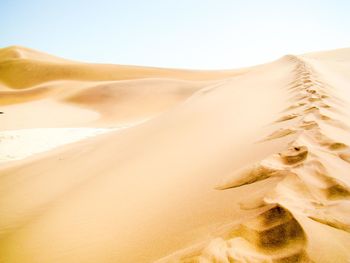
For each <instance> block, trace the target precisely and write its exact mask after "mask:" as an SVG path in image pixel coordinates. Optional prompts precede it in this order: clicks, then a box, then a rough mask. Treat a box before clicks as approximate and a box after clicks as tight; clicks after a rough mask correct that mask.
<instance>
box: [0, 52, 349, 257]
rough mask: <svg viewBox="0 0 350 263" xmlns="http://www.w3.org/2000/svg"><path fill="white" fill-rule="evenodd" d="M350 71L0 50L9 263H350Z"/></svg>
mask: <svg viewBox="0 0 350 263" xmlns="http://www.w3.org/2000/svg"><path fill="white" fill-rule="evenodd" d="M349 72H350V49H339V50H333V51H325V52H316V53H309V54H303V55H297V56H294V55H286V56H284V57H282V58H280V59H278V60H276V61H273V62H270V63H267V64H263V65H259V66H254V67H250V68H244V69H237V70H224V71H194V70H179V69H159V68H147V67H136V66H122V65H102V64H87V63H81V62H75V61H70V60H65V59H61V58H57V57H54V56H51V55H48V54H44V53H41V52H39V51H34V50H31V49H27V48H23V47H17V46H15V47H9V48H4V49H0V112H1V114H0V128H1V131H0V147H1V148H0V262H4V263H18V262H21V263H61V262H65V263H76V262H79V263H96V262H99V263H102V262H103V263H104V262H106V263H115V262H118V263H119V262H127V263H128V262H133V263H134V262H158V263H165V262H186V263H191V262H198V263H210V262H215V263H231V262H241V263H243V262H244V263H265V262H268V263H287V262H288V263H289V262H321V263H326V262H327V263H328V262H329V263H334V262H336V263H338V262H345V263H346V262H350V175H349V171H350V74H349Z"/></svg>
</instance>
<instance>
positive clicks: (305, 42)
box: [0, 0, 350, 69]
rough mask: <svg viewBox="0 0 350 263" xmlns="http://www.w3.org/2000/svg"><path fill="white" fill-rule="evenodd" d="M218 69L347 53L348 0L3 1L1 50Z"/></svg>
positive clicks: (0, 10) (0, 4) (349, 42)
mask: <svg viewBox="0 0 350 263" xmlns="http://www.w3.org/2000/svg"><path fill="white" fill-rule="evenodd" d="M9 45H23V46H27V47H31V48H34V49H38V50H42V51H45V52H48V53H51V54H54V55H57V56H61V57H65V58H70V59H76V60H82V61H88V62H99V63H116V64H133V65H149V66H159V67H176V68H198V69H207V68H212V69H219V68H237V67H242V66H248V65H254V64H259V63H263V62H267V61H270V60H274V59H277V58H279V57H280V56H282V55H284V54H287V53H295V54H298V53H304V52H308V51H317V50H324V49H334V48H341V47H350V1H348V0H291V1H286V0H284V1H283V0H256V1H254V0H250V1H249V0H246V1H244V0H124V1H119V0H115V1H113V0H99V1H89V0H85V1H84V0H61V1H57V0H56V1H50V0H0V47H5V46H9Z"/></svg>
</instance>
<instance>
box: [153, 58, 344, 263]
mask: <svg viewBox="0 0 350 263" xmlns="http://www.w3.org/2000/svg"><path fill="white" fill-rule="evenodd" d="M288 59H290V60H291V61H292V62H293V63H296V67H295V70H294V72H295V80H294V81H292V82H291V83H290V85H291V87H292V88H291V90H292V93H291V95H293V100H292V101H293V102H294V101H295V104H293V105H297V107H295V106H288V107H287V111H288V115H284V116H282V117H280V118H279V119H277V120H276V122H277V123H279V122H287V121H289V120H292V119H294V118H298V119H299V120H298V122H296V123H295V125H292V126H288V124H287V126H286V127H288V128H284V129H279V130H277V131H275V132H273V133H272V134H270V135H269V136H268V137H267V138H266V139H264V140H262V141H260V142H259V143H263V142H264V141H265V140H274V139H278V138H280V137H283V136H288V135H289V134H291V133H296V132H297V133H298V136H297V137H296V138H295V139H294V140H292V141H291V142H290V143H289V144H288V146H287V147H288V148H286V149H285V150H283V151H281V152H279V153H276V154H274V155H272V156H270V157H268V158H267V159H264V160H262V161H260V162H259V163H257V164H253V165H250V166H249V167H247V168H243V169H241V170H239V171H237V172H234V173H233V175H232V176H231V177H228V178H227V179H225V181H224V182H223V183H220V184H219V185H217V186H216V189H218V190H225V191H227V189H230V188H236V187H242V186H243V185H246V184H254V183H256V182H257V181H260V180H266V179H267V178H269V177H281V178H282V180H281V181H280V182H279V183H277V184H276V186H275V189H273V190H272V191H271V192H269V193H267V194H266V196H265V197H264V198H263V199H262V200H261V201H260V202H258V203H257V204H256V207H261V206H265V207H266V211H264V212H262V213H259V214H257V215H256V216H255V217H253V218H252V219H249V220H247V221H246V222H244V223H242V224H240V225H238V226H235V227H233V229H231V230H230V231H228V232H227V233H226V236H224V237H218V238H215V239H213V240H212V241H210V242H209V244H208V245H207V246H205V247H204V248H203V249H201V250H199V251H191V252H190V253H189V254H186V252H184V253H182V254H181V253H179V255H176V256H174V257H173V258H172V259H171V258H166V259H164V260H160V261H157V262H175V261H176V262H203V263H204V262H227V263H229V262H314V260H311V258H310V257H309V255H308V253H307V250H308V245H307V242H308V238H307V235H306V234H305V232H304V230H303V224H302V222H303V219H302V218H303V217H307V218H310V219H312V220H314V221H317V222H319V223H321V224H325V225H328V226H330V227H333V228H337V229H339V230H343V231H347V232H350V220H349V219H348V218H349V217H348V213H349V211H350V202H349V201H350V179H349V178H346V177H344V178H342V180H341V179H340V180H339V179H336V178H335V177H334V176H332V174H331V173H330V172H329V171H328V170H327V168H326V167H327V166H328V165H329V163H328V162H323V161H322V158H320V157H319V155H318V153H319V152H320V151H322V155H331V156H334V155H335V156H337V157H338V158H340V159H342V160H345V161H347V159H346V158H344V156H347V153H348V152H349V147H348V146H347V145H346V144H345V143H343V142H338V141H334V140H332V139H331V138H328V137H327V136H326V135H324V134H323V133H322V128H320V125H321V124H327V125H332V126H336V127H338V128H340V129H345V130H346V131H347V128H346V127H347V125H346V124H345V123H342V122H341V121H338V120H336V119H333V118H331V117H328V116H327V115H324V114H323V113H322V110H321V109H322V108H327V109H328V108H333V107H335V108H337V106H336V105H332V103H331V102H330V100H332V99H333V100H335V101H336V100H337V98H336V97H332V95H330V94H328V92H327V90H328V89H329V87H328V85H327V84H326V83H324V82H320V81H318V76H317V73H316V72H315V71H314V70H313V69H312V67H311V66H310V65H309V64H308V63H307V62H306V61H305V60H303V59H302V58H300V57H296V56H289V57H288ZM331 105H332V106H331ZM309 119H312V121H310V120H309ZM349 136H350V134H349ZM344 166H345V167H346V165H344ZM329 169H330V170H331V166H330V168H329ZM331 171H332V170H331ZM287 209H288V210H287ZM294 214H296V215H297V217H294V216H293V215H294ZM299 220H300V223H299ZM349 252H350V251H349ZM337 257H339V258H341V257H344V256H338V255H337V256H335V258H334V260H335V261H336V262H343V261H338V260H339V259H336V258H337ZM345 258H346V256H345V257H344V259H345ZM316 262H321V261H318V260H317V261H316ZM344 262H345V261H344Z"/></svg>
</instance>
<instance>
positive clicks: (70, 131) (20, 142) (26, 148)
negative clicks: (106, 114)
mask: <svg viewBox="0 0 350 263" xmlns="http://www.w3.org/2000/svg"><path fill="white" fill-rule="evenodd" d="M127 127H128V126H125V127H120V128H117V129H124V128H127ZM112 130H116V128H114V129H106V128H39V129H21V130H10V131H2V132H0V163H4V162H8V161H13V160H20V159H25V158H27V157H29V156H31V155H33V154H37V153H41V152H44V151H48V150H51V149H53V148H56V147H58V146H61V145H64V144H68V143H73V142H76V141H80V140H83V139H85V138H88V137H93V136H96V135H99V134H102V133H106V132H109V131H112Z"/></svg>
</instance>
